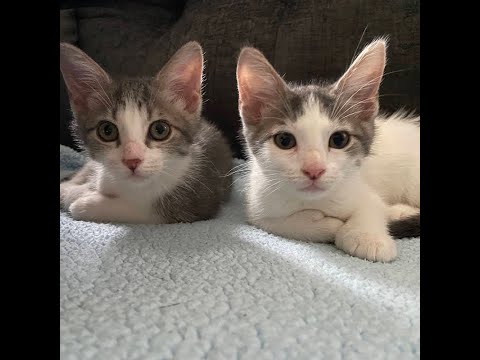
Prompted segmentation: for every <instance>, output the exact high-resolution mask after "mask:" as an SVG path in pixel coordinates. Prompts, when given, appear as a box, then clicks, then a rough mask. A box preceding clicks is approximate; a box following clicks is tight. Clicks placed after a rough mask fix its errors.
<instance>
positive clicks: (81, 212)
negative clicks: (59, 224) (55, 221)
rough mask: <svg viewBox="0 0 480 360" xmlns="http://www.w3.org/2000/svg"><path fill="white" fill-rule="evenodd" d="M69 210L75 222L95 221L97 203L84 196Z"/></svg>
mask: <svg viewBox="0 0 480 360" xmlns="http://www.w3.org/2000/svg"><path fill="white" fill-rule="evenodd" d="M68 210H69V211H70V214H71V215H72V218H74V219H75V220H84V221H88V220H93V219H95V217H96V215H97V214H96V211H95V201H94V199H92V197H90V196H84V197H81V198H79V199H77V200H75V201H74V202H73V203H72V205H70V207H69V209H68Z"/></svg>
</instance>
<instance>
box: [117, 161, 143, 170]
mask: <svg viewBox="0 0 480 360" xmlns="http://www.w3.org/2000/svg"><path fill="white" fill-rule="evenodd" d="M122 162H123V163H124V164H125V166H126V167H128V168H129V169H130V170H132V171H134V170H135V169H136V168H137V167H138V165H140V163H141V162H142V160H140V159H123V160H122Z"/></svg>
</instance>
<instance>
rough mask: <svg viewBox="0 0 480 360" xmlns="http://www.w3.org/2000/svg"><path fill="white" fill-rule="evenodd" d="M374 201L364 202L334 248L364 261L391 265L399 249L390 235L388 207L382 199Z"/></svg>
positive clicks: (346, 224)
mask: <svg viewBox="0 0 480 360" xmlns="http://www.w3.org/2000/svg"><path fill="white" fill-rule="evenodd" d="M372 200H373V201H370V202H362V207H361V209H358V210H356V211H355V212H354V213H353V214H352V216H351V217H350V218H349V219H348V220H347V221H346V223H345V225H344V226H342V227H341V228H340V229H339V231H338V233H337V236H336V238H335V245H336V246H337V247H338V248H339V249H342V250H343V251H345V252H346V253H348V254H350V255H352V256H356V257H359V258H361V259H367V260H370V261H381V262H389V261H392V260H394V259H395V258H396V256H397V245H396V243H395V241H394V240H393V238H392V237H391V236H390V235H389V233H388V228H387V219H386V213H385V206H384V205H383V203H382V202H381V200H380V199H372Z"/></svg>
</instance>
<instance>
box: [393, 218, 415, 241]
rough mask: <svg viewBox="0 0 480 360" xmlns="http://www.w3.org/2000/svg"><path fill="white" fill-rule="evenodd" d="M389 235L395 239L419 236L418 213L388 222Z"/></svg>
mask: <svg viewBox="0 0 480 360" xmlns="http://www.w3.org/2000/svg"><path fill="white" fill-rule="evenodd" d="M388 230H389V231H390V235H391V236H392V237H394V238H396V239H403V238H411V237H419V236H420V214H416V215H412V216H410V217H407V218H405V219H400V220H395V221H392V222H390V223H389V224H388Z"/></svg>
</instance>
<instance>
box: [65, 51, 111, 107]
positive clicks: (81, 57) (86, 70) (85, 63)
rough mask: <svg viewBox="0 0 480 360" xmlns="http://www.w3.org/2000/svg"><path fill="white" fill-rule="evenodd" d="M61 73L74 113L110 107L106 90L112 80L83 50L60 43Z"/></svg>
mask: <svg viewBox="0 0 480 360" xmlns="http://www.w3.org/2000/svg"><path fill="white" fill-rule="evenodd" d="M60 71H61V72H62V74H63V79H64V80H65V85H66V87H67V92H68V96H69V98H70V104H71V106H72V110H73V111H74V112H86V111H89V110H92V109H95V108H98V107H101V106H104V107H107V106H109V104H108V101H109V100H108V99H109V98H108V96H107V94H106V93H105V89H106V88H107V87H108V86H109V85H110V84H111V82H112V80H111V79H110V77H109V76H108V74H107V73H106V72H105V71H104V70H103V69H102V68H101V67H100V65H98V64H97V63H96V62H95V61H94V60H92V59H91V58H90V57H89V56H88V55H87V54H85V53H84V52H83V51H82V50H80V49H78V48H77V47H75V46H73V45H70V44H67V43H60Z"/></svg>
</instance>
